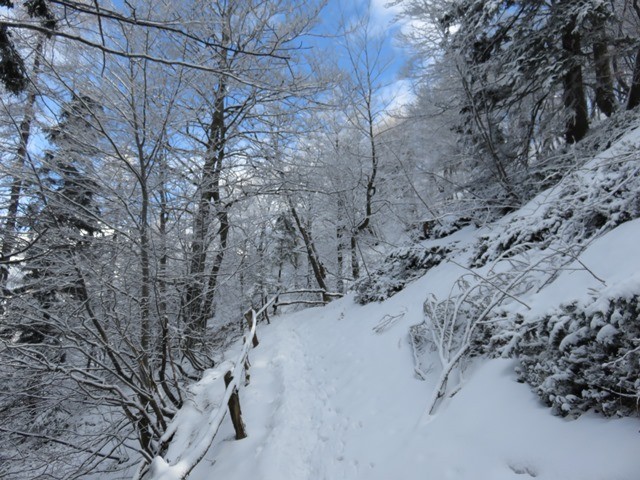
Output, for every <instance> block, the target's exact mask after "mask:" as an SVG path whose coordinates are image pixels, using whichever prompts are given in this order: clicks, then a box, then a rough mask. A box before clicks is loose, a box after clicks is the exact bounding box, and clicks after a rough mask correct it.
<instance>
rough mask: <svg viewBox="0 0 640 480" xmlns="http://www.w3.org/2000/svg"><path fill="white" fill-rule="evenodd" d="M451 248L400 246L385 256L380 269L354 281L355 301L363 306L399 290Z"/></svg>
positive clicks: (440, 259)
mask: <svg viewBox="0 0 640 480" xmlns="http://www.w3.org/2000/svg"><path fill="white" fill-rule="evenodd" d="M450 251H451V250H450V249H449V248H447V247H442V246H435V247H431V248H426V247H423V246H421V245H413V246H411V247H408V248H399V249H397V250H395V251H393V252H391V254H390V255H389V256H388V257H386V258H385V260H384V261H383V262H382V265H381V266H380V268H378V269H377V270H376V271H374V272H372V273H371V275H368V276H366V277H363V278H362V279H361V280H359V281H358V282H357V283H356V284H355V290H356V296H355V300H356V302H358V303H360V304H361V305H365V304H367V303H371V302H380V301H382V300H385V299H387V298H389V297H391V296H392V295H393V294H394V293H397V292H399V291H400V290H402V289H403V288H404V286H405V285H406V284H407V283H409V282H410V281H412V280H415V279H416V278H418V277H420V276H422V275H424V274H425V272H426V271H427V270H429V269H430V268H433V267H435V266H436V265H439V264H440V262H442V260H444V259H445V257H446V256H447V254H448V253H449V252H450Z"/></svg>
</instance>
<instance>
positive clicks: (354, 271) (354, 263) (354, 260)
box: [351, 235, 360, 280]
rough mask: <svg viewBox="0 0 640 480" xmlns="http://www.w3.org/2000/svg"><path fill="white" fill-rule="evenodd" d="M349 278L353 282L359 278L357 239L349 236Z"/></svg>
mask: <svg viewBox="0 0 640 480" xmlns="http://www.w3.org/2000/svg"><path fill="white" fill-rule="evenodd" d="M351 276H352V277H353V279H354V280H355V279H356V278H358V277H359V276H360V263H359V262H358V239H357V238H356V236H355V235H351Z"/></svg>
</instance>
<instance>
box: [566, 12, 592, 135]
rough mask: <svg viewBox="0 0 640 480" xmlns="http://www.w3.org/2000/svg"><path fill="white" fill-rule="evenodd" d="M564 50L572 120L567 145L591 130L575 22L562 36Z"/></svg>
mask: <svg viewBox="0 0 640 480" xmlns="http://www.w3.org/2000/svg"><path fill="white" fill-rule="evenodd" d="M562 48H563V49H564V51H565V53H566V55H567V57H568V58H569V65H568V67H567V71H566V72H565V74H564V75H563V77H562V83H563V86H564V95H563V101H564V107H565V109H566V111H567V112H568V114H569V115H570V118H569V119H568V120H567V123H566V126H565V132H564V138H565V141H566V142H567V143H577V142H579V141H580V140H582V139H583V138H584V136H585V135H586V134H587V131H588V130H589V111H588V109H587V100H586V96H585V92H584V82H583V80H582V66H581V65H580V63H579V58H580V55H581V48H580V34H579V33H577V32H576V31H575V22H574V21H572V22H570V23H569V25H567V26H566V27H565V29H564V32H563V34H562Z"/></svg>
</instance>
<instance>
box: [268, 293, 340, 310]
mask: <svg viewBox="0 0 640 480" xmlns="http://www.w3.org/2000/svg"><path fill="white" fill-rule="evenodd" d="M305 294H312V295H318V298H317V299H309V298H295V297H294V295H305ZM280 297H284V299H282V300H281V299H280ZM292 297H293V298H292ZM340 297H342V293H335V292H326V291H324V290H322V289H313V288H307V289H298V290H287V291H286V292H281V293H279V294H278V295H277V297H276V301H275V302H274V303H273V307H274V308H275V309H277V308H278V307H285V306H288V305H305V306H307V307H317V306H322V305H326V304H327V303H329V302H330V301H331V300H334V299H336V298H340Z"/></svg>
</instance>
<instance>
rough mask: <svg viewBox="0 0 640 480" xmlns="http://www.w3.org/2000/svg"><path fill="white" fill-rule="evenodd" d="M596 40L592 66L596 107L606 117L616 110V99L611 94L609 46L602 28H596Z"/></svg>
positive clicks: (601, 26)
mask: <svg viewBox="0 0 640 480" xmlns="http://www.w3.org/2000/svg"><path fill="white" fill-rule="evenodd" d="M597 36H598V39H597V40H596V41H594V42H593V65H594V69H595V74H596V105H598V108H599V109H600V111H602V113H604V114H605V115H606V116H607V117H610V116H611V115H613V113H614V112H615V111H616V110H617V107H618V105H617V102H616V97H615V94H614V92H613V75H612V74H611V59H610V58H609V45H608V43H607V41H606V39H605V33H604V26H603V25H599V26H598V32H597Z"/></svg>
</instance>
